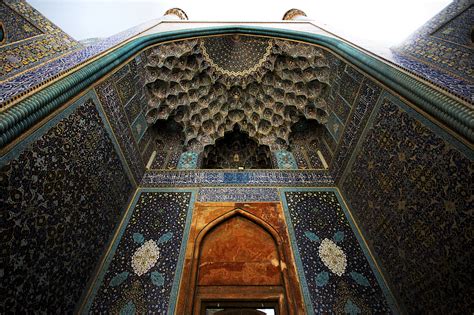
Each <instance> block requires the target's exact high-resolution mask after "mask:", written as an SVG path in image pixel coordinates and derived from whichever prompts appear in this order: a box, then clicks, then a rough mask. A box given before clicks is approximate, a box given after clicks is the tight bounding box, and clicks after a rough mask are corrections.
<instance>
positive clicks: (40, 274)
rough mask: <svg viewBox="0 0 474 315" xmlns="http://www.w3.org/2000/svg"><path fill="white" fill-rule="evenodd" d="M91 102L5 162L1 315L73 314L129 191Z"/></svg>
mask: <svg viewBox="0 0 474 315" xmlns="http://www.w3.org/2000/svg"><path fill="white" fill-rule="evenodd" d="M90 95H91V94H90V93H89V94H86V95H85V96H84V97H82V98H80V99H79V100H78V101H76V102H75V103H73V104H71V105H70V106H69V107H68V108H67V109H66V110H64V111H63V112H62V113H61V114H59V115H58V116H56V117H55V118H54V119H52V120H51V121H50V122H48V123H47V124H45V125H44V126H43V127H41V128H40V129H38V130H37V131H35V132H34V133H33V134H32V135H30V136H29V137H28V138H27V139H26V140H23V142H22V143H20V144H18V145H17V147H15V149H14V150H12V151H10V152H9V153H8V154H7V155H5V156H3V157H2V160H1V163H0V209H2V211H1V214H0V217H1V219H0V220H1V221H2V224H1V226H0V235H2V240H1V248H2V259H1V260H2V264H1V265H2V267H1V269H2V271H1V272H0V273H1V274H0V279H1V281H0V290H1V292H2V298H1V299H0V313H2V314H9V313H12V314H13V313H17V314H28V313H32V312H34V313H45V314H70V313H73V311H74V309H75V305H76V303H77V302H78V300H79V298H80V296H81V294H82V292H83V291H84V290H85V288H86V285H87V281H88V279H89V276H90V275H91V271H92V270H93V268H94V267H95V265H96V263H97V260H98V259H99V257H100V255H101V254H102V252H103V250H104V247H105V245H106V243H107V241H108V239H109V237H110V235H111V233H112V231H113V230H114V228H115V225H116V223H117V222H118V221H119V218H120V216H121V215H122V211H123V210H124V208H125V207H126V203H128V197H129V196H130V194H131V193H132V189H134V187H133V184H132V182H131V181H130V179H129V177H128V175H127V172H126V170H125V168H124V165H123V163H122V162H121V160H120V158H119V155H118V154H117V152H116V149H115V146H114V143H113V141H114V140H113V138H112V137H111V135H110V134H109V133H108V131H107V130H106V122H105V121H104V120H103V118H102V117H101V115H100V112H99V110H98V109H97V106H98V102H97V99H96V98H94V97H91V96H90Z"/></svg>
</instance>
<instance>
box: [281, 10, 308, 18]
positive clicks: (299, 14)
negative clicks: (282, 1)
mask: <svg viewBox="0 0 474 315" xmlns="http://www.w3.org/2000/svg"><path fill="white" fill-rule="evenodd" d="M308 20H311V19H310V18H308V17H307V16H306V13H304V12H303V11H301V10H300V9H290V10H288V11H286V13H285V14H284V15H283V21H308Z"/></svg>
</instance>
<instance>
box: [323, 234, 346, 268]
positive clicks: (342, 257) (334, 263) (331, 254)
mask: <svg viewBox="0 0 474 315" xmlns="http://www.w3.org/2000/svg"><path fill="white" fill-rule="evenodd" d="M319 257H320V258H321V260H322V261H323V263H324V265H325V266H326V267H328V268H329V270H331V271H332V272H333V273H335V274H336V275H338V276H342V274H343V273H344V272H345V271H346V267H347V259H346V254H344V252H343V251H342V249H341V248H340V247H339V246H337V245H336V243H334V242H333V241H331V240H330V239H327V238H325V239H323V240H322V242H321V244H320V245H319Z"/></svg>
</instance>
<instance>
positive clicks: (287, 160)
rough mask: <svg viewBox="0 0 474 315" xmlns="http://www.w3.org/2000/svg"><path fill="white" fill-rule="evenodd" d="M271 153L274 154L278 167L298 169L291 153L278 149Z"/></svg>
mask: <svg viewBox="0 0 474 315" xmlns="http://www.w3.org/2000/svg"><path fill="white" fill-rule="evenodd" d="M273 154H274V155H275V158H276V161H277V165H278V168H279V169H283V170H296V169H298V163H296V160H295V157H294V156H293V153H291V152H288V151H285V150H278V151H275V152H273Z"/></svg>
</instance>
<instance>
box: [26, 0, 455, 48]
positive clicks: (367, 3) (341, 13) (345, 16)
mask: <svg viewBox="0 0 474 315" xmlns="http://www.w3.org/2000/svg"><path fill="white" fill-rule="evenodd" d="M28 2H29V3H30V4H31V5H32V6H33V7H35V8H36V9H37V10H39V11H40V12H41V13H42V14H44V15H45V16H46V17H47V18H49V19H50V20H51V21H53V23H55V24H56V25H58V26H59V27H61V28H62V29H63V30H64V31H66V32H67V33H68V34H70V35H71V36H72V37H74V38H75V39H78V40H81V39H86V38H92V37H108V36H110V35H113V34H116V33H118V32H121V31H123V30H126V29H128V28H130V27H133V26H135V25H137V24H140V23H143V22H146V21H148V20H151V19H155V18H158V17H160V16H162V15H163V13H164V12H165V11H166V10H167V9H169V8H173V7H179V8H181V9H183V10H184V11H185V12H186V14H187V15H188V17H189V18H190V20H194V21H280V20H281V18H282V16H283V14H284V13H285V12H286V11H287V10H288V9H291V8H298V9H301V10H303V11H305V12H306V14H307V15H308V17H311V18H312V19H314V20H315V21H316V23H317V24H318V25H320V26H322V27H326V28H327V29H328V30H330V31H334V32H336V33H337V34H338V35H341V36H342V37H346V38H347V39H351V40H354V41H355V42H358V40H357V39H358V38H360V39H363V42H365V43H367V42H369V43H375V44H376V45H381V46H385V47H389V46H393V45H395V44H398V43H400V42H401V41H403V40H404V39H405V38H406V37H408V36H409V35H410V34H411V33H413V31H415V30H416V29H417V28H418V27H420V26H421V25H423V24H424V23H425V22H426V21H427V20H429V19H430V18H431V17H432V16H434V15H435V14H436V13H438V12H439V11H441V10H442V9H443V8H444V7H445V6H447V5H448V4H449V3H450V2H451V1H450V0H325V1H323V0H312V1H307V0H291V1H283V0H233V1H224V0H221V1H219V0H194V1H193V0H161V1H158V0H155V1H153V0H28Z"/></svg>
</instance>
